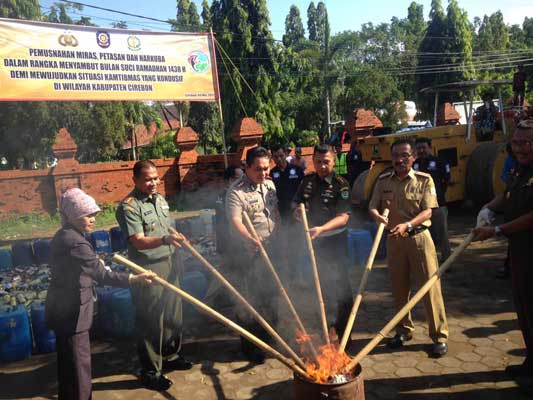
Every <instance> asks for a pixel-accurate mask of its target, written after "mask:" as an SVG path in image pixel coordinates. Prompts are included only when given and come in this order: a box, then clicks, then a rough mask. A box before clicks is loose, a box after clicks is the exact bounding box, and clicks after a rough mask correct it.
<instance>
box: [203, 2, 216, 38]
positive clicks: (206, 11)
mask: <svg viewBox="0 0 533 400" xmlns="http://www.w3.org/2000/svg"><path fill="white" fill-rule="evenodd" d="M212 24H213V17H212V16H211V9H210V8H209V3H208V2H207V0H202V26H203V28H204V30H206V31H207V30H209V28H210V27H211V26H212Z"/></svg>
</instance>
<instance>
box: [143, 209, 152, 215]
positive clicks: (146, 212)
mask: <svg viewBox="0 0 533 400" xmlns="http://www.w3.org/2000/svg"><path fill="white" fill-rule="evenodd" d="M152 213H153V211H152V210H148V211H145V212H144V214H143V215H144V216H146V215H150V214H152Z"/></svg>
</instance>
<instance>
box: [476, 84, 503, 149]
mask: <svg viewBox="0 0 533 400" xmlns="http://www.w3.org/2000/svg"><path fill="white" fill-rule="evenodd" d="M497 112H498V109H497V108H496V106H495V105H494V103H493V101H492V97H491V96H490V95H488V94H486V95H485V96H483V104H482V105H481V106H479V107H478V108H477V109H476V120H477V122H476V136H477V140H478V141H479V142H485V141H490V140H492V139H493V138H494V130H495V129H496V113H497Z"/></svg>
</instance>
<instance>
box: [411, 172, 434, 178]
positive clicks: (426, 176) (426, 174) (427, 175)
mask: <svg viewBox="0 0 533 400" xmlns="http://www.w3.org/2000/svg"><path fill="white" fill-rule="evenodd" d="M414 172H415V175H418V176H423V177H424V178H431V175H430V174H428V173H426V172H420V171H414Z"/></svg>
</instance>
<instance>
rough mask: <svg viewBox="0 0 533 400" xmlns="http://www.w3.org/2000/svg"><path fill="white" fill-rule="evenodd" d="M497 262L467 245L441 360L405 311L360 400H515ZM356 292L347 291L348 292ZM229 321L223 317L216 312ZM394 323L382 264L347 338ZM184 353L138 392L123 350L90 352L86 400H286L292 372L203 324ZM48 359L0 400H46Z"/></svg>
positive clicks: (452, 281) (372, 359) (2, 384)
mask: <svg viewBox="0 0 533 400" xmlns="http://www.w3.org/2000/svg"><path fill="white" fill-rule="evenodd" d="M472 219H473V218H472V217H465V216H460V215H459V216H457V215H456V216H452V217H451V236H452V243H453V244H454V245H457V244H459V243H460V242H461V240H462V239H463V238H464V236H465V233H466V227H467V226H469V223H470V222H471V220H472ZM504 256H505V243H504V242H501V241H490V242H486V243H484V244H474V245H472V246H471V247H470V248H469V249H468V250H467V251H466V252H465V253H464V254H463V255H462V256H461V258H460V259H459V261H458V262H457V263H456V265H455V266H454V268H453V271H452V272H450V273H449V274H446V276H445V277H444V281H443V291H444V297H445V303H446V309H447V314H448V322H449V325H450V343H449V344H450V353H449V354H448V355H447V356H446V357H444V358H441V359H432V358H430V357H428V353H427V351H428V350H429V345H430V341H429V339H428V336H427V327H426V324H425V322H424V312H423V308H422V307H421V306H417V307H416V309H415V312H414V317H415V320H416V325H417V330H416V332H415V336H414V340H413V341H411V342H409V345H408V346H406V347H404V348H403V349H402V350H400V351H390V350H389V349H387V348H386V347H385V346H384V345H383V344H382V345H380V346H379V347H378V348H376V349H375V350H374V351H373V352H372V353H371V354H370V355H369V356H368V357H367V358H366V359H364V361H363V362H362V366H363V374H364V383H365V388H366V390H365V398H366V399H367V400H373V399H408V400H411V399H413V400H415V399H416V400H419V399H423V400H426V399H427V400H443V399H453V400H465V399H467V400H470V399H484V400H486V399H505V400H511V399H513V400H515V399H516V400H521V399H527V398H529V397H527V396H525V395H523V394H522V393H521V392H520V391H519V389H518V388H517V385H516V383H515V382H514V381H512V380H510V379H509V378H508V377H507V376H506V375H505V374H504V373H503V369H504V368H505V366H506V365H508V364H514V363H519V362H521V361H522V360H523V356H524V351H523V341H522V337H521V335H520V331H519V330H518V325H517V320H516V315H515V313H514V312H513V305H512V301H511V290H510V282H509V281H508V280H507V281H501V280H497V279H495V278H494V273H495V270H496V268H497V267H499V266H500V265H501V264H502V262H503V259H504ZM354 286H355V285H354ZM224 309H225V312H226V313H230V314H231V311H232V310H231V308H228V307H225V308H224ZM392 315H393V310H392V298H391V296H390V286H389V282H388V276H387V271H386V267H385V266H384V263H383V262H381V263H378V264H377V265H376V267H375V269H374V270H373V272H372V275H371V276H370V280H369V285H368V292H367V294H366V295H365V296H364V298H363V304H362V306H361V309H360V312H359V315H358V318H357V321H356V326H355V329H354V332H353V335H352V337H353V338H354V339H355V345H354V348H353V349H352V350H355V351H357V349H359V348H361V347H362V346H363V345H364V344H365V343H366V342H367V341H368V340H370V339H371V338H373V337H374V335H375V333H376V332H378V331H379V330H380V329H381V328H382V327H383V326H384V325H385V324H386V323H387V322H388V321H389V320H390V318H391V316H392ZM184 352H185V354H186V355H187V357H189V358H190V359H192V360H194V361H195V362H196V365H195V367H194V368H193V369H192V370H191V371H187V372H178V371H176V372H171V373H169V374H168V376H169V377H170V378H171V379H172V380H173V381H174V382H175V384H174V386H172V388H171V389H170V390H169V391H168V392H166V393H155V392H150V391H147V390H145V389H143V388H142V387H141V386H140V385H139V384H138V381H137V379H136V377H135V372H136V371H135V368H136V363H135V351H134V346H133V344H132V343H131V342H122V343H118V342H113V343H105V342H97V341H95V342H94V343H93V353H94V354H93V389H94V398H95V399H106V400H107V399H184V400H202V399H216V400H223V399H276V400H277V399H291V398H292V378H291V373H290V372H289V371H288V370H287V369H285V368H284V367H283V366H282V365H281V364H280V363H279V362H277V361H275V360H272V359H269V360H268V361H267V362H266V363H265V364H264V365H261V366H253V365H250V364H248V363H247V362H246V361H245V360H244V359H243V357H242V355H241V353H240V352H239V342H238V340H237V339H236V337H235V336H233V335H232V334H231V333H230V332H228V331H227V330H225V329H224V328H221V327H220V326H219V325H218V324H216V323H213V322H211V321H210V320H207V319H205V318H203V317H197V318H195V319H194V320H189V321H188V333H187V344H186V345H185V347H184ZM54 359H55V357H54V356H53V355H39V356H34V357H32V358H31V359H30V360H26V361H23V362H19V363H14V364H10V365H6V366H0V388H1V390H0V399H21V398H36V399H52V398H55V392H56V384H55V368H56V365H55V360H54Z"/></svg>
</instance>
